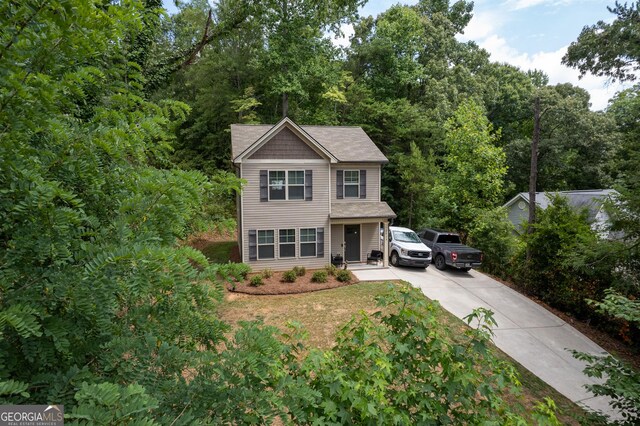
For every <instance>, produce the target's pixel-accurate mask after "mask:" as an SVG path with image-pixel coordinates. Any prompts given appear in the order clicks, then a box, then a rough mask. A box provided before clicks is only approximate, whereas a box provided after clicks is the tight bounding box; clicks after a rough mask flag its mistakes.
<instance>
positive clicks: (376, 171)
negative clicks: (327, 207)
mask: <svg viewBox="0 0 640 426" xmlns="http://www.w3.org/2000/svg"><path fill="white" fill-rule="evenodd" d="M380 169H381V165H380V164H371V163H338V164H332V165H331V197H332V200H333V201H334V202H343V203H353V202H355V201H361V202H363V203H366V202H369V201H375V202H378V201H380ZM336 170H366V171H367V198H346V197H345V198H342V199H338V198H337V196H336Z"/></svg>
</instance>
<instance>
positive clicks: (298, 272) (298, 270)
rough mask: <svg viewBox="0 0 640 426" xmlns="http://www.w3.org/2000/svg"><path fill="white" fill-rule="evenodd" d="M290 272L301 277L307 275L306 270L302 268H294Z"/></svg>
mask: <svg viewBox="0 0 640 426" xmlns="http://www.w3.org/2000/svg"><path fill="white" fill-rule="evenodd" d="M292 271H293V272H295V273H296V275H297V276H299V277H303V276H304V275H305V274H306V273H307V268H305V267H304V266H294V267H293V269H292Z"/></svg>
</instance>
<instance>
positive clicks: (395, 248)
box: [389, 226, 431, 268]
mask: <svg viewBox="0 0 640 426" xmlns="http://www.w3.org/2000/svg"><path fill="white" fill-rule="evenodd" d="M389 262H391V264H392V265H393V266H399V265H404V266H419V267H421V268H427V267H428V266H429V265H430V264H431V249H430V248H429V247H427V246H426V245H425V244H424V243H423V242H422V240H420V237H418V235H417V234H416V233H415V232H413V231H412V230H411V229H409V228H401V227H399V226H390V227H389Z"/></svg>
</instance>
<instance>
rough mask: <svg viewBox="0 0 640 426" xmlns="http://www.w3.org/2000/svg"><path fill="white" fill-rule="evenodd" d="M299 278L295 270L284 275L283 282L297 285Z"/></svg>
mask: <svg viewBox="0 0 640 426" xmlns="http://www.w3.org/2000/svg"><path fill="white" fill-rule="evenodd" d="M297 278H298V274H297V273H296V271H294V270H293V269H292V270H290V271H285V272H283V273H282V281H284V282H285V283H295V282H296V279H297Z"/></svg>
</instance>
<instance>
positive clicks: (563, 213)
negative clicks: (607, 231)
mask: <svg viewBox="0 0 640 426" xmlns="http://www.w3.org/2000/svg"><path fill="white" fill-rule="evenodd" d="M537 216H538V220H537V222H536V224H535V225H534V227H533V232H531V233H526V232H525V233H524V234H523V239H524V242H525V245H524V246H522V247H521V251H520V253H519V254H518V258H517V261H516V262H515V263H514V265H515V266H516V269H515V271H514V272H515V279H516V283H517V284H518V285H520V286H522V287H523V288H524V289H525V290H526V291H527V292H529V293H532V294H535V295H536V296H538V297H540V298H541V299H542V300H544V301H545V302H547V303H549V304H550V305H552V306H554V307H556V308H559V309H562V310H564V311H566V312H571V313H573V314H575V315H577V316H579V317H585V316H586V315H590V314H592V313H594V310H593V309H592V308H590V307H589V306H588V304H587V302H586V299H600V298H601V297H602V296H603V294H604V290H605V288H606V287H607V286H608V283H606V282H603V280H602V279H599V277H598V276H597V275H594V273H596V272H597V269H594V268H582V267H579V268H576V267H574V266H573V263H574V261H573V256H574V255H575V253H576V252H581V251H584V250H585V249H584V248H585V247H594V246H595V245H596V244H597V237H596V235H595V233H594V232H593V231H592V230H591V227H590V226H589V224H588V222H587V211H586V210H583V211H580V212H576V211H574V209H573V208H572V207H571V206H570V205H569V203H568V201H567V199H566V198H563V197H552V204H551V205H550V206H549V207H547V208H546V209H545V210H539V211H538V213H537ZM527 250H528V253H527ZM527 254H528V256H527Z"/></svg>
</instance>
